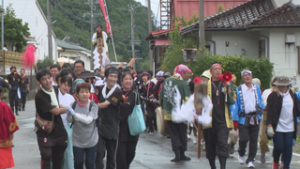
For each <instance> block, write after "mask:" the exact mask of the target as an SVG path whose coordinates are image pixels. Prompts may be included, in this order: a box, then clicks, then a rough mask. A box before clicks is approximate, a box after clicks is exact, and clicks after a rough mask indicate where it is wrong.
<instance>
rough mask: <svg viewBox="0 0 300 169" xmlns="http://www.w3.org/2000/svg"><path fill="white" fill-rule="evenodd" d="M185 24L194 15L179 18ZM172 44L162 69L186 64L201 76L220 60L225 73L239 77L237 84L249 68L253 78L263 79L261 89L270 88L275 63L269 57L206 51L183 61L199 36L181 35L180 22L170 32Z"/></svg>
mask: <svg viewBox="0 0 300 169" xmlns="http://www.w3.org/2000/svg"><path fill="white" fill-rule="evenodd" d="M177 19H178V20H179V21H181V23H183V25H184V26H186V25H188V24H190V22H193V21H195V19H197V18H195V17H192V18H191V20H190V21H185V20H184V19H183V18H177ZM169 37H170V41H171V43H170V44H171V45H170V46H169V47H168V48H167V49H166V52H165V57H164V59H163V61H162V66H161V69H162V70H169V71H173V70H174V68H175V66H177V65H179V64H185V65H187V66H188V67H189V68H191V69H192V70H193V74H194V76H195V75H196V76H200V75H201V74H202V72H203V71H205V70H207V69H209V68H210V65H211V63H213V62H215V61H218V62H220V63H221V64H222V66H223V73H225V72H231V73H232V74H235V75H236V77H237V83H236V84H237V85H239V84H241V83H242V80H241V71H242V70H243V69H244V68H248V69H250V70H251V71H252V74H253V78H258V79H260V81H261V89H262V90H264V89H267V88H270V82H271V78H272V72H273V63H271V62H270V61H269V60H268V59H267V58H265V57H261V58H260V59H252V58H243V57H242V56H240V55H236V56H221V55H214V56H212V55H211V54H210V53H208V52H206V56H205V57H200V54H199V53H200V52H198V56H197V61H196V62H192V63H186V62H184V61H183V52H182V51H181V49H184V48H197V46H198V38H197V37H184V36H180V35H179V24H177V22H176V24H175V29H174V30H173V31H172V32H170V33H169Z"/></svg>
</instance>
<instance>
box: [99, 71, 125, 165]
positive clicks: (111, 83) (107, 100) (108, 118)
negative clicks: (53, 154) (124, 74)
mask: <svg viewBox="0 0 300 169" xmlns="http://www.w3.org/2000/svg"><path fill="white" fill-rule="evenodd" d="M118 76H119V73H118V70H117V68H115V67H110V68H108V69H106V70H105V77H106V84H105V85H103V86H100V87H99V89H98V91H99V93H98V100H99V103H98V106H99V113H98V116H99V127H98V131H99V141H98V145H97V156H96V169H104V163H103V159H104V156H105V151H106V152H107V156H106V159H107V160H106V169H114V168H115V150H116V144H117V139H118V127H119V118H120V109H119V105H120V101H121V100H122V91H121V90H120V89H119V88H118V87H117V81H118Z"/></svg>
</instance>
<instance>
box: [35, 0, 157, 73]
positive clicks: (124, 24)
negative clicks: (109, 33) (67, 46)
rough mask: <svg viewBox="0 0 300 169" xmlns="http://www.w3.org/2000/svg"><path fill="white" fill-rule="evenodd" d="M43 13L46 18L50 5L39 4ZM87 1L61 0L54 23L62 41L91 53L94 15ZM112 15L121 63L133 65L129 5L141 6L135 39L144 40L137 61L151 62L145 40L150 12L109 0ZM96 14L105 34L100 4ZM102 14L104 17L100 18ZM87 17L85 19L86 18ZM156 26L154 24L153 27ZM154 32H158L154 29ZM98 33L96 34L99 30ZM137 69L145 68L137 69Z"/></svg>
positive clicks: (42, 0)
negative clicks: (69, 40)
mask: <svg viewBox="0 0 300 169" xmlns="http://www.w3.org/2000/svg"><path fill="white" fill-rule="evenodd" d="M38 2H39V4H40V6H41V7H42V9H43V12H44V14H47V8H46V7H47V3H46V2H47V1H46V0H38ZM85 2H87V0H60V1H57V3H56V5H55V6H53V7H52V15H53V20H56V21H57V22H56V23H55V24H53V26H52V27H53V30H54V32H55V35H56V37H57V38H58V39H63V38H64V37H65V36H69V37H71V41H72V42H75V43H79V44H80V45H81V46H83V47H85V48H87V49H90V46H91V32H90V30H91V27H90V15H88V14H85V13H89V12H90V11H91V9H90V6H89V5H87V4H84V3H85ZM106 3H107V8H108V12H109V18H110V22H111V26H112V28H113V36H114V42H115V47H116V53H117V58H118V61H122V62H129V61H130V60H131V53H130V52H129V51H131V45H130V35H131V34H130V31H131V26H130V24H131V23H130V20H131V17H130V12H128V6H129V5H135V6H139V7H137V8H136V9H135V11H134V20H135V28H134V36H135V40H140V41H141V44H140V45H136V46H135V50H139V52H137V53H136V57H139V58H142V61H143V60H147V59H148V58H149V43H148V42H147V41H146V40H145V37H146V35H147V34H148V33H149V32H148V19H147V16H148V13H147V8H146V7H144V6H142V5H141V4H140V3H139V2H136V1H135V0H106ZM95 6H96V10H95V15H94V17H95V18H94V22H95V24H101V25H102V26H103V30H104V31H106V27H105V20H104V18H103V16H102V11H101V9H100V6H99V4H95ZM97 13H100V14H101V15H97ZM84 16H85V17H84ZM152 25H154V23H153V24H152ZM153 30H156V28H155V26H153ZM95 31H96V30H95ZM108 48H109V58H110V60H111V61H115V57H114V53H113V48H112V44H111V43H108ZM136 66H137V68H143V67H141V64H137V65H136Z"/></svg>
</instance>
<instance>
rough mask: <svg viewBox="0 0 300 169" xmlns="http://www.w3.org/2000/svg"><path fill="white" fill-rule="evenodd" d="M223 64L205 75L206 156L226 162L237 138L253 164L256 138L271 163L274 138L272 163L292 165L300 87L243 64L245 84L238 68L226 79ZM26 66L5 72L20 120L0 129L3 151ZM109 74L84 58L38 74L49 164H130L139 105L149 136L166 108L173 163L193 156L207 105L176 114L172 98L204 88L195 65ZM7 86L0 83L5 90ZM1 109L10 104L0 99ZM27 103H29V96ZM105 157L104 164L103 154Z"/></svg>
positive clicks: (39, 124) (44, 156) (68, 168)
mask: <svg viewBox="0 0 300 169" xmlns="http://www.w3.org/2000/svg"><path fill="white" fill-rule="evenodd" d="M222 70H223V68H222V65H221V64H220V63H218V62H214V63H212V64H211V66H210V68H209V69H208V70H206V71H204V72H203V74H202V75H201V76H200V78H201V80H200V81H202V82H201V83H205V84H206V86H205V91H207V95H208V98H209V99H210V101H211V104H212V105H213V108H212V110H211V112H210V119H211V121H209V123H208V124H205V125H204V124H202V135H203V138H204V140H203V141H202V142H203V143H204V142H205V150H206V158H207V159H208V162H209V164H210V166H211V169H216V168H217V167H216V162H215V161H216V158H217V157H218V159H219V164H220V168H221V169H225V168H226V161H227V158H228V157H229V155H230V154H232V153H233V152H234V145H235V143H237V141H238V142H239V145H238V146H239V148H238V161H239V163H240V164H244V163H246V165H247V167H248V168H255V165H254V163H255V157H256V154H257V149H258V145H257V142H258V138H259V145H260V151H261V157H260V160H261V162H262V163H265V154H266V153H267V152H268V151H269V148H268V141H269V140H270V139H272V140H273V145H274V149H273V169H279V167H280V160H281V164H282V168H283V169H289V168H290V163H291V159H292V146H293V142H294V141H295V139H296V136H297V124H298V116H300V105H299V100H300V93H295V91H294V90H293V89H292V88H291V87H290V83H289V79H288V78H287V77H285V76H280V77H275V78H274V79H273V80H272V82H271V88H270V89H267V90H265V91H263V92H262V91H261V89H260V81H259V79H257V78H253V74H252V71H251V70H249V69H244V70H241V75H240V76H241V78H242V81H243V83H242V84H239V85H237V84H236V76H235V75H232V77H233V78H232V79H231V81H224V80H222V79H220V76H221V75H222V74H223V72H222ZM24 71H25V70H23V69H21V71H20V73H21V75H18V73H17V71H16V68H15V67H11V74H10V75H8V76H7V79H8V80H9V84H10V85H9V88H10V94H9V98H10V109H9V112H10V114H8V115H5V116H7V118H9V119H10V121H9V122H10V123H12V124H15V126H16V127H15V130H9V131H7V133H5V134H4V135H2V134H0V136H1V138H0V141H1V140H6V142H4V143H5V146H2V142H0V151H3V147H4V148H7V147H10V146H11V144H10V142H9V141H11V139H12V136H13V133H14V132H15V131H16V130H17V129H18V127H17V123H16V121H15V118H14V116H13V112H15V113H16V115H18V110H19V107H16V106H18V105H19V103H18V100H19V99H17V95H18V93H17V92H18V88H19V87H21V88H22V86H23V88H24V90H22V89H21V93H22V94H21V96H22V97H23V93H24V94H25V93H28V91H27V90H25V87H26V89H28V86H27V85H28V79H24V77H25V73H24ZM103 74H104V75H103ZM103 74H101V70H100V69H96V70H95V71H94V72H90V71H87V70H85V65H84V62H83V61H81V60H77V61H76V62H75V63H74V65H70V64H68V63H66V64H64V65H63V66H62V67H61V66H60V65H58V64H55V65H52V66H50V67H49V68H45V69H42V70H39V71H38V72H37V73H36V80H37V81H38V84H39V85H38V89H37V94H36V96H35V106H36V120H35V132H36V135H37V142H38V147H39V150H40V154H41V167H42V168H43V169H50V168H55V169H60V168H63V169H73V168H75V169H83V166H84V165H85V168H86V169H95V168H97V169H100V168H101V169H103V168H104V166H105V168H106V169H114V168H117V169H128V168H129V166H130V164H131V162H132V161H133V159H134V157H135V151H136V147H137V143H138V140H139V135H131V134H130V129H129V121H128V117H129V116H130V115H131V114H132V112H133V110H134V107H135V105H141V107H142V110H143V115H144V119H145V124H146V131H145V132H147V133H148V134H149V135H152V134H153V133H154V132H157V130H158V129H157V126H158V125H157V123H158V122H157V121H156V119H157V118H156V116H157V112H156V110H157V108H158V107H161V108H162V111H163V116H164V118H163V119H164V121H165V122H166V124H167V127H168V129H169V137H170V138H171V143H172V150H173V152H174V156H175V158H173V159H171V162H175V163H177V162H181V161H190V160H191V158H190V157H188V156H186V154H185V151H187V141H188V139H189V138H191V137H192V136H191V132H192V131H194V139H193V142H194V143H196V142H197V141H196V137H197V133H198V132H197V130H196V128H195V127H194V126H198V124H197V123H198V120H197V119H198V117H200V118H201V116H198V115H200V114H201V113H202V112H203V107H202V108H201V107H200V108H198V107H197V106H196V105H195V117H197V116H198V117H197V118H195V120H194V121H190V122H186V121H175V120H174V119H173V118H174V114H173V111H174V109H175V107H176V106H177V104H178V103H177V102H176V101H175V100H174V98H177V97H178V96H180V103H179V104H180V105H182V104H184V103H185V102H187V101H188V99H189V98H190V97H194V96H195V97H197V96H198V94H199V93H198V92H199V91H197V90H196V88H195V85H197V83H198V81H197V82H196V78H195V81H193V80H191V78H192V76H193V72H192V70H191V69H190V68H188V67H187V66H186V65H178V66H176V67H175V69H174V71H172V72H171V71H156V72H154V73H153V72H152V71H150V70H148V71H135V70H134V69H133V68H131V67H126V68H115V67H113V66H112V65H107V66H105V69H104V72H103ZM152 77H154V78H152ZM0 80H1V79H0ZM194 89H195V90H194ZM1 93H2V88H0V96H1ZM25 97H26V94H25ZM0 103H1V102H0ZM195 104H196V103H195ZM196 107H197V108H196ZM204 107H205V105H204ZM2 109H5V111H8V109H7V108H5V106H4V105H3V104H2V103H1V104H0V110H2ZM21 109H23V110H24V109H25V101H23V100H22V102H21ZM2 112H3V111H2ZM2 116H3V117H4V115H3V113H1V112H0V117H1V118H2ZM199 123H201V122H200V120H199ZM2 125H3V124H1V123H0V126H2ZM201 137H202V136H201ZM233 138H235V139H233ZM8 143H9V144H8ZM198 144H200V143H198ZM247 148H248V149H249V150H248V151H247V150H246V149H247ZM9 151H10V152H11V149H9ZM246 151H247V152H248V153H247V157H246ZM0 154H1V153H0ZM0 156H1V155H0ZM105 157H106V164H104V161H103V160H104V158H105ZM280 157H281V159H280ZM1 167H2V166H1V162H0V168H1Z"/></svg>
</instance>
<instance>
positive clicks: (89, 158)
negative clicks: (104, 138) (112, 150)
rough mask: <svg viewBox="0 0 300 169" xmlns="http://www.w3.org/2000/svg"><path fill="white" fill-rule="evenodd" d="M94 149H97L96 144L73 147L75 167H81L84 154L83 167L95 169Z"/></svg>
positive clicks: (79, 168)
mask: <svg viewBox="0 0 300 169" xmlns="http://www.w3.org/2000/svg"><path fill="white" fill-rule="evenodd" d="M96 150H97V145H95V146H93V147H90V148H79V147H73V153H74V167H75V169H83V159H84V156H85V168H86V169H95V156H96Z"/></svg>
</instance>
